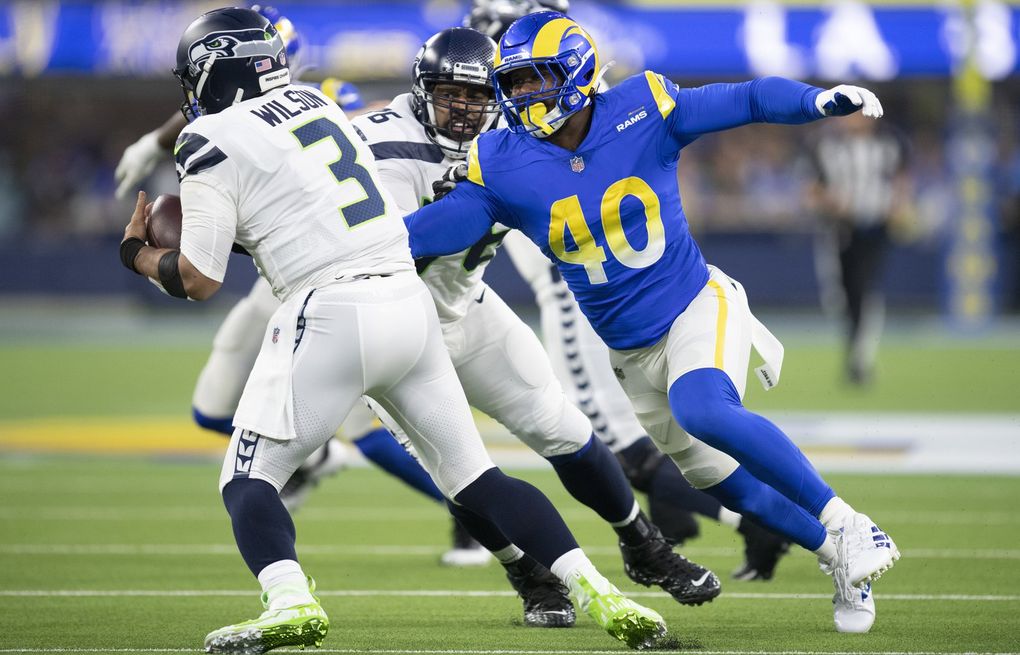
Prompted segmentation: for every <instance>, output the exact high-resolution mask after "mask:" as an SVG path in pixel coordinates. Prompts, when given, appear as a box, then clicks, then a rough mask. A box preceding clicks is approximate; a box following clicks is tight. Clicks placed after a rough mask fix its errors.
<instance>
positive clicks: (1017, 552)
mask: <svg viewBox="0 0 1020 655" xmlns="http://www.w3.org/2000/svg"><path fill="white" fill-rule="evenodd" d="M447 548H448V546H401V545H380V546H328V545H302V546H301V549H300V550H301V554H302V555H358V556H361V555H368V556H373V555H374V556H380V557H390V556H400V555H408V556H423V557H424V556H435V555H440V554H442V553H443V552H445V551H446V550H447ZM583 548H584V550H585V552H587V553H588V554H590V555H615V554H617V553H619V550H618V549H616V548H614V547H611V546H583ZM740 552H741V550H740V549H739V548H735V547H734V548H727V547H719V548H708V547H705V548H701V547H692V548H684V549H683V553H684V555H688V556H691V557H729V556H732V555H738V554H740ZM0 554H3V555H38V556H48V555H154V556H165V555H211V556H219V555H223V556H227V555H229V556H236V555H237V546H235V545H234V544H0ZM903 554H904V556H905V557H908V558H916V559H980V560H1017V559H1020V549H1008V548H914V549H905V550H904V551H903Z"/></svg>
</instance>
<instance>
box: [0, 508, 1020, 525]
mask: <svg viewBox="0 0 1020 655" xmlns="http://www.w3.org/2000/svg"><path fill="white" fill-rule="evenodd" d="M560 513H561V514H562V515H563V518H564V519H566V520H567V521H570V522H572V523H575V522H581V521H589V522H593V523H595V522H600V521H601V519H599V517H598V516H597V515H595V514H594V513H593V512H591V511H589V510H586V509H577V510H574V509H569V508H568V509H565V510H561V511H560ZM442 516H443V514H442V512H439V511H436V510H435V509H434V508H432V507H427V508H411V507H344V508H316V507H307V508H304V509H303V510H302V511H301V513H300V514H299V515H298V517H297V520H298V522H299V523H309V522H320V521H328V522H331V523H332V522H336V521H366V522H373V523H385V522H391V521H432V520H436V519H438V518H440V517H442ZM878 518H879V520H880V521H881V522H882V525H891V524H900V525H928V526H932V527H938V526H940V525H981V526H987V525H1020V512H1017V511H1008V510H1007V511H984V512H982V511H971V510H966V509H961V510H938V511H932V510H929V511H891V512H889V511H887V512H883V513H882V514H881V515H880V516H879V517H878ZM0 519H4V520H25V521H90V522H91V521H131V522H138V521H152V522H157V523H166V522H168V521H215V522H217V523H220V522H222V521H225V520H226V515H225V514H224V512H223V510H222V508H220V507H218V506H217V507H209V508H207V509H205V508H196V507H188V506H183V505H182V506H170V507H158V508H151V509H150V508H140V507H118V506H112V505H111V506H98V507H97V506H95V505H90V506H89V507H81V508H69V507H67V506H66V505H52V506H42V507H31V508H27V507H26V508H17V507H3V508H0Z"/></svg>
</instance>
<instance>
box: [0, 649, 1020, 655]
mask: <svg viewBox="0 0 1020 655" xmlns="http://www.w3.org/2000/svg"><path fill="white" fill-rule="evenodd" d="M201 652H204V651H202V650H200V649H197V648H2V649H0V653H201ZM275 652H277V653H308V652H311V653H345V654H348V655H359V654H360V655H398V654H399V653H408V654H409V655H458V654H462V655H620V654H621V653H626V652H628V651H625V650H612V651H608V650H607V651H591V650H583V651H571V650H508V649H501V650H456V649H446V650H396V649H386V650H384V649H368V648H365V649H358V648H317V649H315V650H314V651H299V650H292V649H282V650H278V651H275ZM693 652H695V653H697V655H1017V654H1016V653H976V652H966V653H962V652H952V651H945V652H935V651H707V650H697V651H693Z"/></svg>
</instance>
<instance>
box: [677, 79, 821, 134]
mask: <svg viewBox="0 0 1020 655" xmlns="http://www.w3.org/2000/svg"><path fill="white" fill-rule="evenodd" d="M820 93H822V89H819V88H818V87H814V86H810V85H808V84H804V83H802V82H797V81H794V80H788V79H785V78H782V77H763V78H761V79H757V80H751V81H750V82H740V83H736V84H708V85H705V86H701V87H697V88H693V89H680V92H679V93H678V95H677V101H676V111H677V112H678V116H677V118H676V123H675V124H674V126H673V131H674V133H680V134H687V135H697V134H704V133H706V132H718V131H719V130H726V129H730V128H733V127H739V126H740V125H747V124H748V123H783V124H798V123H807V122H810V121H813V120H817V119H819V118H822V114H821V112H820V111H819V110H818V108H817V107H816V106H815V98H816V97H817V96H818V95H819V94H820Z"/></svg>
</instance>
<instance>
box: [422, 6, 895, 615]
mask: <svg viewBox="0 0 1020 655" xmlns="http://www.w3.org/2000/svg"><path fill="white" fill-rule="evenodd" d="M496 64H497V65H496V68H495V69H494V70H493V81H494V84H495V87H496V93H497V99H498V100H499V102H500V105H501V108H502V111H503V114H504V117H505V118H506V120H507V123H508V126H509V127H508V129H502V130H496V131H491V132H487V133H484V134H482V135H481V136H479V137H478V139H477V140H476V141H475V143H474V145H473V146H472V149H471V151H470V152H469V155H468V166H467V172H466V178H467V179H466V182H464V183H461V184H458V185H456V188H454V189H453V191H452V192H450V193H449V194H448V195H447V196H446V197H444V198H443V199H442V200H441V201H439V202H434V203H433V204H431V205H428V206H426V207H423V208H422V209H420V210H418V211H417V212H414V213H412V214H410V215H408V216H407V217H406V219H405V220H406V222H407V225H408V229H409V232H410V243H411V250H412V254H413V255H414V256H415V257H426V256H437V255H443V254H448V253H452V252H457V251H459V250H462V249H464V248H466V247H468V246H469V245H471V244H472V243H475V242H476V241H477V240H478V239H479V238H481V236H483V235H484V234H485V233H486V232H488V231H489V230H490V229H491V228H492V225H493V224H494V223H496V222H498V223H501V224H503V225H506V226H508V227H511V228H515V229H517V230H520V231H521V232H522V233H524V234H525V235H526V236H527V237H528V238H529V239H530V240H531V241H533V242H534V243H535V244H536V245H538V246H539V248H541V250H542V251H543V253H544V254H545V255H546V257H548V258H549V260H550V261H552V262H553V263H554V264H555V265H556V266H557V268H558V270H559V272H560V274H561V275H562V277H563V279H564V280H565V281H566V283H567V285H568V286H569V288H570V290H571V291H572V292H573V294H574V296H575V298H576V299H577V301H578V304H579V305H580V307H581V310H582V311H583V312H584V314H585V315H586V316H587V318H588V319H589V321H590V322H591V325H592V327H593V328H594V329H595V331H596V333H598V335H599V336H600V337H601V338H602V339H603V341H605V342H606V344H607V345H608V346H609V348H610V351H611V352H610V357H611V362H612V365H613V368H614V370H615V372H616V375H617V377H618V378H619V380H620V382H621V385H622V386H623V388H624V390H625V391H626V392H627V395H628V396H629V397H630V399H631V402H632V403H633V405H634V408H635V411H636V413H637V416H638V418H639V420H640V421H641V423H642V425H643V426H644V427H645V429H646V430H647V431H648V434H649V435H650V436H651V437H652V438H653V439H654V440H655V442H656V445H657V446H658V447H659V449H660V450H662V451H663V452H664V453H666V454H667V455H669V456H670V457H671V458H672V459H673V460H674V461H675V462H676V464H677V465H678V466H679V468H680V470H681V471H683V473H684V475H685V476H686V477H687V479H688V480H689V481H690V482H691V483H692V484H693V485H694V486H695V487H697V488H700V489H704V490H705V491H706V492H708V493H709V494H711V495H713V496H715V497H716V498H718V499H719V500H720V501H721V502H722V503H723V504H724V505H725V506H727V507H728V508H730V509H731V510H733V511H736V512H740V513H741V514H744V515H749V516H752V517H754V518H755V519H756V520H758V521H759V522H760V523H761V524H762V525H764V526H766V527H768V528H769V529H771V530H773V531H775V532H777V533H780V534H782V535H784V536H786V537H788V538H789V539H790V540H791V541H793V542H794V543H797V544H799V545H800V546H802V547H804V548H806V549H808V550H811V551H813V552H815V553H816V554H817V556H818V558H819V563H820V565H821V568H822V570H823V571H825V572H826V573H827V574H829V575H831V576H832V577H833V580H834V586H835V592H836V593H835V596H834V599H833V602H834V610H835V611H834V620H835V624H836V629H837V630H839V631H843V632H866V631H868V630H869V629H870V628H871V625H872V623H873V622H874V618H875V605H874V598H873V597H872V595H871V593H870V582H871V581H873V580H875V579H876V578H877V577H878V576H879V575H881V574H882V573H883V572H884V571H885V570H886V569H888V568H889V567H891V566H892V565H893V563H894V561H895V560H896V559H897V558H898V557H899V552H898V550H897V549H896V546H895V544H894V543H893V542H892V540H891V539H890V538H889V536H888V535H887V534H886V533H884V532H883V531H882V530H881V529H880V528H879V527H878V526H877V525H875V523H874V522H873V521H872V520H871V519H870V518H868V517H867V516H866V515H864V514H861V513H858V512H856V511H855V510H854V509H853V508H852V507H850V505H848V504H847V503H846V502H845V501H843V500H842V499H841V498H840V497H839V496H837V495H836V494H835V492H834V491H833V490H832V488H831V487H830V486H829V485H828V484H826V483H825V481H824V480H823V479H822V478H821V476H820V475H819V474H818V473H817V472H816V471H815V469H814V468H813V467H812V465H811V463H810V462H809V461H808V460H807V458H806V457H805V456H804V455H803V453H801V452H800V450H799V449H798V448H797V447H796V446H795V445H794V444H793V442H792V441H790V439H789V438H788V437H787V436H786V435H785V434H784V433H783V432H782V431H781V430H780V429H779V428H778V427H777V426H775V425H774V424H773V423H771V422H770V421H768V420H767V419H765V418H763V417H761V416H758V415H756V414H753V413H751V412H749V411H748V410H747V409H746V408H744V406H743V404H742V402H741V398H742V397H743V393H744V389H745V385H746V376H747V367H748V363H749V359H750V350H751V348H752V346H753V347H754V348H755V349H756V350H757V351H758V352H759V354H760V355H761V356H762V357H763V359H764V360H765V362H766V364H765V365H764V366H762V367H759V369H758V376H759V378H760V380H761V381H762V383H763V384H764V385H765V386H766V388H768V387H771V386H773V385H775V383H776V382H778V379H779V372H780V367H781V363H782V346H781V345H780V344H779V342H778V341H777V340H776V339H775V337H773V336H772V335H771V334H770V333H769V332H768V330H766V329H765V328H764V326H762V325H761V323H759V322H758V321H757V320H756V319H755V318H754V316H753V315H752V314H751V312H750V309H749V307H748V302H747V297H746V295H745V293H744V290H743V287H741V285H740V284H739V283H738V282H737V281H735V280H733V279H731V278H729V277H728V276H727V275H726V274H725V273H723V272H722V271H720V270H719V269H717V268H715V267H712V266H709V265H707V264H706V262H705V260H704V258H703V257H702V255H701V251H700V250H699V248H698V245H697V244H696V243H695V241H694V239H693V238H692V237H691V234H690V231H689V229H688V226H687V220H686V217H685V216H684V212H683V208H682V205H681V201H680V189H679V182H678V180H677V175H676V169H677V161H678V159H679V155H680V151H681V149H683V147H684V146H686V145H688V144H690V143H691V142H693V141H694V140H696V139H697V138H698V137H699V136H700V135H702V134H705V133H708V132H714V131H719V130H725V129H729V128H733V127H737V126H740V125H744V124H748V123H753V122H770V123H785V124H798V123H807V122H810V121H813V120H817V119H820V118H822V117H825V116H840V115H845V114H849V113H853V112H855V111H861V112H862V113H863V114H864V115H865V116H868V117H871V118H878V117H880V116H881V115H882V106H881V103H879V101H878V99H877V98H876V97H875V95H874V94H873V93H871V92H870V91H868V90H867V89H863V88H860V87H854V86H847V85H840V86H837V87H835V88H832V89H828V90H824V89H820V88H816V87H812V86H808V85H806V84H801V83H799V82H794V81H791V80H786V79H782V78H775V77H772V78H763V79H758V80H754V81H750V82H745V83H740V84H712V85H708V86H704V87H700V88H687V89H682V88H679V87H677V86H676V85H675V84H673V83H672V82H670V81H669V80H667V79H665V78H664V77H663V76H661V75H658V74H656V73H654V72H651V71H646V72H644V73H642V74H638V75H635V76H633V77H631V78H629V79H627V80H625V81H624V82H622V83H621V84H619V85H618V86H616V87H615V88H613V89H612V90H610V91H607V92H605V93H598V92H597V88H598V84H599V79H600V77H601V74H602V72H603V70H604V69H602V68H601V67H600V60H599V53H598V51H597V49H596V47H595V43H594V42H593V40H592V39H591V37H590V36H589V35H588V34H587V33H586V32H585V31H584V29H583V28H581V26H579V25H578V24H577V23H575V22H574V21H572V20H570V19H569V18H567V17H566V16H565V15H563V14H560V13H557V12H541V13H535V14H530V15H528V16H525V17H523V18H521V19H519V20H518V21H516V22H515V23H514V24H513V25H512V26H511V27H510V29H508V30H507V31H506V33H505V34H504V35H503V37H502V38H501V39H500V42H499V49H498V50H497V55H496Z"/></svg>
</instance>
